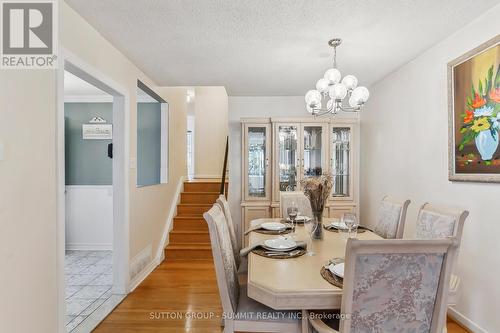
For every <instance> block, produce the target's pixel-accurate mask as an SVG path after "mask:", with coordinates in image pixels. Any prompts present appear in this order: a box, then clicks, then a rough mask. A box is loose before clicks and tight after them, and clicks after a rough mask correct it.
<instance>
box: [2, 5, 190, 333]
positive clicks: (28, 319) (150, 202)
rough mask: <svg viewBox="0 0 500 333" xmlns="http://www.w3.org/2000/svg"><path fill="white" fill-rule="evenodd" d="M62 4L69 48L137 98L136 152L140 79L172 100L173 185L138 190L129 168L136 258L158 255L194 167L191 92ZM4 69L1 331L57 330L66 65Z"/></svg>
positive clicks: (62, 34)
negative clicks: (60, 107) (60, 78)
mask: <svg viewBox="0 0 500 333" xmlns="http://www.w3.org/2000/svg"><path fill="white" fill-rule="evenodd" d="M60 5H61V6H60V11H61V17H62V22H60V26H61V31H60V39H61V43H62V46H63V47H64V48H65V49H67V50H69V51H70V52H71V53H73V54H76V55H77V56H78V57H79V58H80V59H82V60H83V61H84V62H86V63H88V64H90V66H92V67H94V68H96V69H97V70H98V71H100V72H102V73H104V75H106V76H107V77H109V78H111V80H113V81H114V82H117V83H118V84H119V85H120V86H122V87H124V89H126V90H127V91H128V93H129V95H130V104H129V105H128V109H127V111H128V112H129V113H130V122H129V124H128V125H129V127H128V128H127V131H128V133H129V134H130V151H129V154H130V157H132V158H135V156H136V144H135V142H136V127H137V126H136V106H135V102H136V101H135V95H136V91H137V86H136V85H137V79H140V80H141V81H142V82H145V83H146V84H148V85H149V86H150V87H152V88H153V89H154V90H156V92H157V93H158V94H159V95H160V96H162V97H163V98H164V99H165V100H167V101H168V102H169V104H170V119H169V122H170V132H169V154H170V155H169V157H170V158H169V161H170V168H169V173H170V177H169V183H168V184H161V185H158V186H148V187H143V188H136V172H135V169H131V170H130V172H129V184H130V187H129V205H130V206H129V212H128V213H129V216H130V217H129V220H130V221H129V225H130V227H129V234H130V236H129V237H130V246H129V255H130V258H133V257H134V256H135V255H136V254H137V253H140V251H141V250H142V249H145V248H148V246H151V247H152V248H153V251H154V252H153V253H154V254H156V253H157V249H160V251H161V245H162V244H161V240H162V233H163V230H164V228H165V222H166V220H167V216H168V215H169V213H170V211H169V210H170V206H171V205H170V203H171V202H172V201H173V200H174V199H175V193H176V189H177V185H178V181H179V180H180V179H181V177H182V176H184V175H185V174H186V159H185V158H184V156H185V152H186V92H187V90H186V89H184V88H158V87H156V85H155V84H154V82H152V81H151V80H150V79H149V78H148V77H147V76H145V75H144V74H143V73H142V72H141V71H140V70H139V69H138V68H137V67H136V66H135V65H134V64H133V63H132V62H130V60H128V59H127V58H126V57H125V56H124V55H123V54H122V53H120V52H119V51H118V50H117V49H116V48H114V47H113V45H111V44H110V43H109V42H108V41H107V40H106V39H104V38H103V37H102V36H101V35H100V34H99V33H98V32H97V31H96V30H95V29H94V28H92V27H91V26H90V25H89V24H88V23H87V22H86V21H85V20H84V19H83V18H82V17H80V16H79V15H78V14H77V13H76V12H75V11H74V10H72V9H71V8H70V7H69V6H67V5H66V4H65V3H64V2H61V3H60ZM59 70H62V69H59ZM0 72H1V73H0V119H1V121H0V144H3V145H4V147H5V158H4V159H3V160H0V184H1V186H0V262H1V263H2V271H1V274H0V295H1V297H0V332H16V333H31V332H37V333H55V332H57V330H58V316H57V315H58V306H59V305H58V285H57V282H58V275H57V257H58V253H57V247H56V246H57V243H58V238H57V229H56V225H57V224H56V223H57V187H56V184H57V177H56V175H57V173H56V171H57V166H56V147H57V139H56V119H57V117H56V110H57V102H56V101H57V99H56V93H57V87H56V71H52V70H2V71H0ZM181 153H182V155H180V154H181ZM177 156H183V158H177ZM62 292H63V293H64V290H63V291H62ZM62 320H64V318H62Z"/></svg>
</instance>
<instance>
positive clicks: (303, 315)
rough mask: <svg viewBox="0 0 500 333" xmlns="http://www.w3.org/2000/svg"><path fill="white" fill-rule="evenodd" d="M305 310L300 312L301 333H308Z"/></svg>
mask: <svg viewBox="0 0 500 333" xmlns="http://www.w3.org/2000/svg"><path fill="white" fill-rule="evenodd" d="M307 314H308V313H307V310H302V333H309V319H308V317H307Z"/></svg>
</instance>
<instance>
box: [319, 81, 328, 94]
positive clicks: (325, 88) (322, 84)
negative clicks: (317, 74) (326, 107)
mask: <svg viewBox="0 0 500 333" xmlns="http://www.w3.org/2000/svg"><path fill="white" fill-rule="evenodd" d="M316 90H318V91H319V92H320V93H325V92H327V91H328V80H327V79H325V78H322V79H319V80H318V82H317V83H316Z"/></svg>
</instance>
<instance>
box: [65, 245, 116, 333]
mask: <svg viewBox="0 0 500 333" xmlns="http://www.w3.org/2000/svg"><path fill="white" fill-rule="evenodd" d="M64 269H65V274H66V276H65V278H66V330H67V331H68V332H71V331H72V330H73V329H74V328H75V327H77V326H78V325H79V324H80V323H81V322H82V321H83V320H85V318H87V317H88V316H89V315H90V314H91V313H92V312H94V311H95V310H96V309H97V308H98V307H99V306H100V305H101V304H102V303H104V302H105V301H106V300H107V299H108V298H109V297H110V296H111V287H112V285H113V255H112V251H66V256H65V265H64Z"/></svg>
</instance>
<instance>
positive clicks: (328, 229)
mask: <svg viewBox="0 0 500 333" xmlns="http://www.w3.org/2000/svg"><path fill="white" fill-rule="evenodd" d="M323 229H325V230H326V231H330V232H337V233H338V232H339V229H336V228H327V225H323ZM366 230H369V229H368V228H365V227H362V226H359V227H358V234H362V233H363V232H365V231H366Z"/></svg>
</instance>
